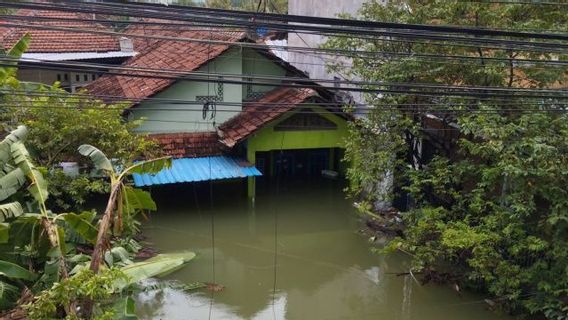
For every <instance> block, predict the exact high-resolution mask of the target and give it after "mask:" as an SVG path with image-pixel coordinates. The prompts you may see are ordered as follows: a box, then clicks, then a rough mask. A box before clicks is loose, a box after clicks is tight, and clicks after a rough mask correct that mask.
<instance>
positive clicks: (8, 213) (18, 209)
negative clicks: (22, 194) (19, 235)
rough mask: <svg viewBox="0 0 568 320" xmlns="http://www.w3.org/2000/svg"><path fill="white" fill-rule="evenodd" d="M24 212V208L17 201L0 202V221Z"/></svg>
mask: <svg viewBox="0 0 568 320" xmlns="http://www.w3.org/2000/svg"><path fill="white" fill-rule="evenodd" d="M22 214H24V209H23V208H22V205H21V204H20V203H19V202H10V203H5V204H0V222H4V221H6V220H8V219H11V218H16V217H19V216H21V215H22Z"/></svg>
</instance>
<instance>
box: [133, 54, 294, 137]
mask: <svg viewBox="0 0 568 320" xmlns="http://www.w3.org/2000/svg"><path fill="white" fill-rule="evenodd" d="M194 72H196V73H199V72H202V73H204V74H206V73H222V74H237V75H247V74H251V75H255V76H258V75H261V76H276V77H283V76H285V75H286V72H287V71H286V69H284V68H283V67H282V66H279V65H277V64H276V63H274V62H273V61H271V60H269V59H268V58H266V57H264V56H263V55H260V54H258V53H256V52H255V51H254V50H250V49H241V48H231V49H229V50H227V51H226V52H224V53H223V54H221V55H220V56H218V57H216V58H215V59H213V60H212V61H210V62H209V63H207V64H205V65H203V66H201V67H200V68H199V69H197V70H195V71H194ZM210 79H211V80H215V79H220V78H219V77H215V76H211V77H210ZM255 82H258V81H257V80H255ZM270 82H272V83H274V82H275V81H274V80H271V81H270ZM274 88H275V87H274V86H260V85H254V86H252V85H247V84H244V85H242V84H229V83H220V82H218V83H208V82H203V81H177V82H175V83H173V84H172V85H170V86H169V87H167V88H166V89H164V90H163V91H161V92H159V93H158V94H156V95H154V96H153V97H152V98H156V99H164V100H168V101H159V102H156V101H151V100H147V101H142V102H141V103H140V104H138V105H137V106H136V107H134V108H131V109H130V110H129V120H136V119H141V118H144V119H147V120H146V121H145V122H144V123H143V124H142V125H141V126H140V127H139V128H137V131H139V132H146V133H165V132H169V133H171V132H208V131H214V130H215V129H214V128H213V126H212V120H213V119H211V114H209V115H208V117H207V118H206V119H203V112H202V111H203V110H202V109H203V104H205V103H206V102H207V101H211V102H215V103H216V104H217V105H216V107H217V112H216V115H215V122H216V123H217V124H222V123H224V122H226V121H228V120H229V119H231V118H233V117H234V116H236V115H237V114H238V113H239V112H241V111H242V106H241V105H242V104H243V101H247V100H251V99H252V100H257V99H258V98H259V97H262V96H264V95H265V94H266V93H267V92H269V91H271V90H273V89H274ZM249 93H253V95H252V96H251V95H250V94H249ZM176 100H178V101H190V102H191V103H187V104H186V103H180V102H176ZM169 101H171V102H169ZM224 103H225V104H224ZM188 110H190V111H188Z"/></svg>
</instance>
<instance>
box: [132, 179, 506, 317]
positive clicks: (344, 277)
mask: <svg viewBox="0 0 568 320" xmlns="http://www.w3.org/2000/svg"><path fill="white" fill-rule="evenodd" d="M240 187H241V186H239V185H237V186H236V187H235V186H234V185H220V186H215V188H214V193H213V196H214V200H215V201H214V202H213V206H210V202H209V199H208V193H207V191H208V188H203V190H201V189H197V191H198V197H197V198H198V199H199V201H198V205H196V203H195V202H194V201H192V200H193V199H194V197H193V188H192V187H191V186H184V187H177V188H168V189H162V190H160V192H158V193H155V194H157V200H158V207H159V208H160V212H159V213H157V214H155V215H154V216H153V217H152V219H151V221H150V222H149V223H147V224H146V225H147V227H146V234H147V235H148V236H149V237H150V239H151V241H153V242H154V243H155V245H156V247H157V248H158V249H160V250H163V251H171V250H193V251H196V252H197V253H198V258H197V259H196V260H195V261H193V262H192V263H190V264H189V265H188V267H186V268H184V269H182V270H181V271H179V272H177V273H175V274H173V275H172V276H171V278H173V279H177V280H180V281H182V282H187V283H191V282H195V281H213V266H212V261H213V259H212V248H211V217H212V214H213V216H214V222H215V244H216V245H215V282H217V283H220V284H222V285H224V286H225V290H223V291H222V292H218V293H215V294H213V297H212V300H211V295H210V293H208V292H193V293H184V292H180V291H175V290H169V289H167V290H164V291H161V292H149V293H144V294H142V295H141V296H140V297H139V299H138V300H139V301H138V302H139V303H138V313H139V315H140V317H141V318H142V319H209V318H211V319H258V320H264V319H362V320H365V319H402V320H417V319H420V320H434V319H436V320H438V319H465V320H468V319H471V320H473V319H507V318H506V317H500V316H498V315H495V314H493V313H491V312H488V311H486V310H485V306H484V305H483V302H482V299H480V298H479V297H473V296H468V295H462V296H458V295H456V294H455V292H453V291H451V290H449V289H448V288H442V287H436V286H426V287H422V286H420V285H419V284H417V283H416V282H415V281H414V280H413V279H412V278H411V277H405V276H397V275H395V273H398V272H404V271H406V270H408V267H409V266H408V262H407V261H406V259H405V257H401V256H389V257H387V258H385V257H381V256H377V255H374V254H372V253H371V252H370V250H369V246H368V244H367V243H366V240H365V239H364V238H363V237H361V236H359V235H358V234H357V232H356V230H357V223H356V221H355V219H354V216H355V215H354V212H353V211H352V208H351V206H350V204H349V203H348V201H346V200H345V199H344V196H343V194H342V192H341V190H342V186H341V185H340V184H339V183H338V182H334V181H316V182H311V183H306V182H301V183H297V182H296V183H295V182H288V183H284V184H283V185H282V186H281V188H280V190H281V192H279V194H275V193H274V192H272V191H271V190H270V188H268V187H263V186H262V184H259V189H260V192H259V193H258V195H257V199H256V206H255V207H254V208H252V207H251V206H250V205H249V204H248V202H247V201H246V199H244V197H243V196H242V194H240V192H241V190H242V189H241V188H240ZM172 195H175V197H172ZM173 199H175V200H173ZM276 215H278V217H279V219H278V247H277V250H278V256H277V257H278V259H277V265H276V289H277V290H276V295H273V289H274V279H275V278H274V274H275V273H274V270H275V268H274V267H275V266H274V249H275V248H274V221H275V220H274V217H275V216H276ZM480 301H481V302H480ZM210 312H211V317H209V313H210Z"/></svg>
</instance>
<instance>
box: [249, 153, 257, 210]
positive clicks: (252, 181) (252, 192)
mask: <svg viewBox="0 0 568 320" xmlns="http://www.w3.org/2000/svg"><path fill="white" fill-rule="evenodd" d="M247 161H248V162H249V163H251V164H252V165H253V166H254V165H256V152H255V150H251V149H250V148H248V149H247ZM247 180H248V181H247V195H248V198H249V199H250V200H251V201H252V202H253V205H254V200H255V197H256V178H255V177H248V179H247Z"/></svg>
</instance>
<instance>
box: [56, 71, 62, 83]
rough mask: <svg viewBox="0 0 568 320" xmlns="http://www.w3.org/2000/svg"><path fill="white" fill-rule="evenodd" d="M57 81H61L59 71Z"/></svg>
mask: <svg viewBox="0 0 568 320" xmlns="http://www.w3.org/2000/svg"><path fill="white" fill-rule="evenodd" d="M57 81H59V82H61V74H60V73H58V74H57Z"/></svg>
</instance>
